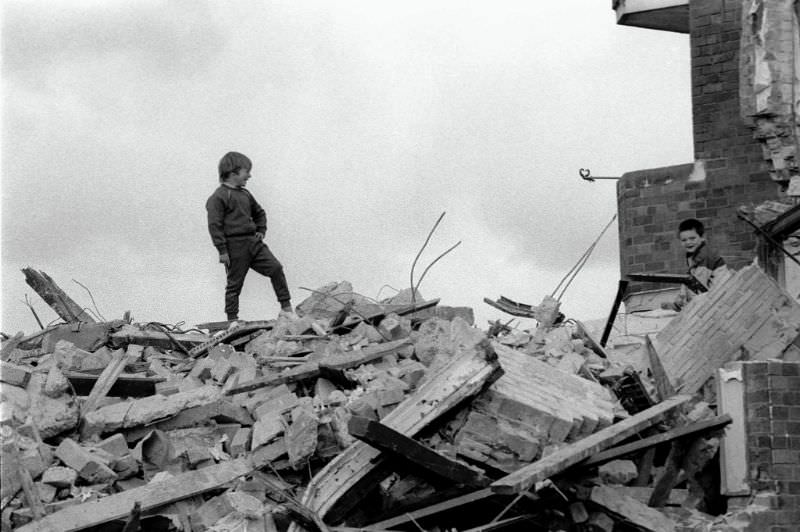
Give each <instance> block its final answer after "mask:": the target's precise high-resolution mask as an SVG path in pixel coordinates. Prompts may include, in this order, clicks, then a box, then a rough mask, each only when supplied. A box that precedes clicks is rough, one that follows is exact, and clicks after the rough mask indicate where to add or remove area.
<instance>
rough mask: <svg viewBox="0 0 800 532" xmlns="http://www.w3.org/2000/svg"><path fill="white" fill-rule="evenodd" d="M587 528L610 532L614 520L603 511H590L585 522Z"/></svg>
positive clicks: (612, 528)
mask: <svg viewBox="0 0 800 532" xmlns="http://www.w3.org/2000/svg"><path fill="white" fill-rule="evenodd" d="M586 526H588V527H589V530H595V531H597V532H612V531H613V530H614V520H613V519H612V518H611V517H609V516H608V515H606V514H604V513H603V512H592V513H591V514H590V515H589V520H588V521H587V522H586Z"/></svg>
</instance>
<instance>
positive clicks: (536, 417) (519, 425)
mask: <svg viewBox="0 0 800 532" xmlns="http://www.w3.org/2000/svg"><path fill="white" fill-rule="evenodd" d="M492 345H493V347H494V349H495V352H496V353H497V356H498V359H499V361H500V365H501V366H502V367H503V371H504V373H503V375H502V377H500V378H499V379H498V380H497V381H496V382H494V383H493V384H492V385H491V386H490V387H489V388H488V389H487V390H486V391H484V392H483V393H482V394H481V395H480V396H479V398H478V400H477V401H475V402H474V403H473V405H472V409H471V411H470V413H469V415H468V417H467V421H466V423H465V425H464V426H463V427H462V428H461V429H460V431H459V432H458V433H457V434H456V437H455V442H456V445H457V446H458V453H459V454H461V455H462V456H467V457H469V458H470V459H473V460H476V461H479V462H482V463H486V464H488V465H491V466H492V467H495V468H497V469H500V470H503V471H506V472H512V471H515V470H516V469H519V468H520V467H522V466H523V465H525V464H526V463H530V462H532V461H534V460H536V459H538V458H539V457H540V455H541V453H542V452H543V451H544V450H545V448H546V447H547V446H548V445H555V444H559V443H562V442H564V441H574V440H578V439H580V438H583V437H585V436H588V435H589V434H592V433H594V432H597V431H598V430H601V429H603V428H605V427H607V426H609V425H611V423H613V421H614V401H615V400H614V398H613V397H612V396H611V393H610V392H609V391H608V390H607V389H606V388H605V387H603V386H601V385H600V384H597V383H595V382H592V381H589V380H587V379H584V378H581V377H578V376H576V375H571V374H568V373H565V372H563V371H561V370H559V369H557V368H555V367H553V366H551V365H550V364H548V363H546V362H542V361H541V360H538V359H536V358H534V357H531V356H530V355H527V354H525V353H523V352H520V351H516V350H514V349H511V348H509V347H507V346H504V345H502V344H499V343H493V344H492Z"/></svg>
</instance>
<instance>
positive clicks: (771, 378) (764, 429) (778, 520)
mask: <svg viewBox="0 0 800 532" xmlns="http://www.w3.org/2000/svg"><path fill="white" fill-rule="evenodd" d="M742 369H743V377H744V383H745V388H744V394H745V414H746V417H747V423H746V431H747V463H748V468H749V472H750V474H749V476H750V479H748V483H749V485H750V487H751V488H752V489H753V490H754V491H757V492H766V493H773V494H774V495H773V496H771V497H770V511H765V512H761V513H758V514H754V515H753V516H752V518H753V521H752V522H751V523H750V528H749V529H748V530H759V531H770V532H783V531H789V530H797V527H798V524H800V363H798V362H780V361H769V362H748V363H745V364H743V368H742Z"/></svg>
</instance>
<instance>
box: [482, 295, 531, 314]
mask: <svg viewBox="0 0 800 532" xmlns="http://www.w3.org/2000/svg"><path fill="white" fill-rule="evenodd" d="M483 302H484V303H486V304H487V305H490V306H492V307H494V308H496V309H497V310H502V311H503V312H505V313H506V314H511V315H512V316H517V317H519V318H534V317H536V311H534V310H533V309H532V308H531V306H530V305H525V304H523V303H516V302H514V301H511V300H510V299H508V298H505V297H503V296H500V299H498V300H497V301H495V300H493V299H489V298H488V297H484V298H483Z"/></svg>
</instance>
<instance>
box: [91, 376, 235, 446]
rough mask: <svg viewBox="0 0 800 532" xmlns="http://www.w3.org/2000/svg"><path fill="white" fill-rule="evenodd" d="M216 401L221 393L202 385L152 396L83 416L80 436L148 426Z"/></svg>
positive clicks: (110, 406) (211, 387)
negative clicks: (183, 390)
mask: <svg viewBox="0 0 800 532" xmlns="http://www.w3.org/2000/svg"><path fill="white" fill-rule="evenodd" d="M219 398H220V392H219V390H218V389H217V388H215V387H214V386H204V387H202V388H197V389H195V390H191V391H188V392H180V393H176V394H174V395H170V396H168V397H164V396H162V395H153V396H150V397H143V398H141V399H136V400H133V401H126V402H123V403H117V404H113V405H108V406H104V407H102V408H98V409H97V410H94V411H92V412H89V413H88V414H86V416H85V417H84V424H83V426H82V427H81V435H82V437H83V438H84V439H85V438H87V437H90V436H92V435H99V434H102V433H106V432H114V431H118V430H120V429H126V428H132V427H138V426H140V425H147V424H149V423H152V422H153V421H156V420H159V419H163V418H166V417H170V416H174V415H176V414H177V413H179V412H181V411H182V410H186V409H188V408H192V407H195V406H202V405H207V404H210V403H214V402H216V401H218V400H219Z"/></svg>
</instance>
